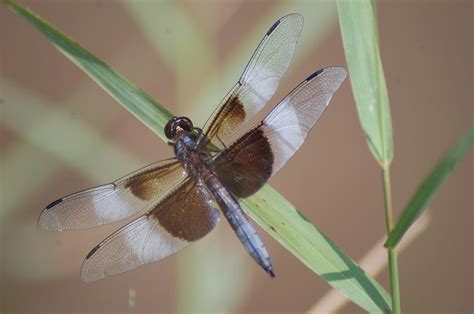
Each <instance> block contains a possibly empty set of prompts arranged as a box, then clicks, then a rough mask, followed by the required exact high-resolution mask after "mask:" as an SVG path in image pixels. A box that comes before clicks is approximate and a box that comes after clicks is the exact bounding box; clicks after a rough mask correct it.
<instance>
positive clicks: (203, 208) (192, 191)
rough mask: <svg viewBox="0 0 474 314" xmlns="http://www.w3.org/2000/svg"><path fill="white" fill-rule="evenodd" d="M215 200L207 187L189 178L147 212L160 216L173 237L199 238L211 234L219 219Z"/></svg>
mask: <svg viewBox="0 0 474 314" xmlns="http://www.w3.org/2000/svg"><path fill="white" fill-rule="evenodd" d="M212 202H213V198H212V196H211V194H210V193H209V191H208V190H207V189H206V188H205V187H203V186H202V185H197V184H196V183H195V182H194V181H193V180H192V179H188V180H187V181H186V182H184V183H183V184H182V185H181V186H180V187H178V188H177V189H175V190H174V191H173V192H171V193H170V194H169V195H168V196H167V197H166V198H165V199H164V200H163V201H162V202H161V203H160V204H158V205H157V206H156V207H155V208H154V209H152V210H151V211H150V212H149V213H148V215H149V217H150V218H156V219H158V221H159V223H160V225H161V226H162V227H163V228H165V229H166V230H167V231H168V232H169V233H170V234H171V235H173V236H174V237H178V238H181V239H184V240H186V241H196V240H198V239H200V238H202V237H203V236H205V235H206V234H208V233H209V231H211V230H212V229H213V228H214V226H215V225H216V224H217V222H218V221H219V211H218V210H217V209H216V208H214V207H213V206H212Z"/></svg>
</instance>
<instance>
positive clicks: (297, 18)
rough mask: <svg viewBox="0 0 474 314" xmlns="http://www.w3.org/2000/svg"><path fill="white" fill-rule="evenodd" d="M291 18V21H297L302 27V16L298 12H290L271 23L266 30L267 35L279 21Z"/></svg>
mask: <svg viewBox="0 0 474 314" xmlns="http://www.w3.org/2000/svg"><path fill="white" fill-rule="evenodd" d="M289 19H291V20H293V21H297V23H299V24H301V26H300V27H301V28H302V27H303V22H304V18H303V16H302V15H301V14H299V13H290V14H287V15H285V16H283V17H282V18H280V19H278V20H277V21H276V22H275V23H273V25H272V26H271V27H270V29H269V30H268V32H267V36H269V35H270V34H271V33H273V31H274V30H275V29H276V28H277V27H278V25H279V24H280V23H281V22H284V21H286V20H289Z"/></svg>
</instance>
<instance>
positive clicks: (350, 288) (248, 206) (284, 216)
mask: <svg viewBox="0 0 474 314" xmlns="http://www.w3.org/2000/svg"><path fill="white" fill-rule="evenodd" d="M241 204H242V205H243V207H244V209H245V210H246V211H247V213H249V215H250V217H252V219H253V220H255V221H256V222H257V223H258V224H259V225H260V226H261V227H262V228H263V229H264V230H265V231H267V232H268V233H269V234H270V235H271V236H272V237H274V238H275V239H276V240H277V241H278V242H279V243H280V244H281V245H283V246H284V247H285V248H286V249H287V250H288V251H290V252H291V253H292V254H293V255H295V256H296V257H297V258H298V259H299V260H300V261H301V262H303V263H304V264H305V265H306V266H307V267H309V268H310V269H311V270H312V271H314V272H315V273H316V274H318V275H320V276H321V277H322V278H323V279H324V280H326V281H327V282H328V283H329V284H330V285H331V286H333V287H334V288H337V289H339V290H340V291H341V292H342V293H343V294H344V295H345V296H346V297H347V298H349V299H350V300H351V301H352V302H354V303H356V304H357V305H359V306H360V307H361V308H363V309H364V310H366V311H368V312H370V313H382V312H383V313H388V312H391V299H390V296H389V295H388V294H387V292H386V291H385V290H384V289H383V288H382V287H381V286H380V285H379V284H378V283H377V282H376V281H375V280H374V279H372V278H371V277H370V276H369V275H367V274H366V273H365V272H364V270H363V269H361V268H360V267H359V266H358V265H357V264H356V263H355V262H354V261H353V260H352V259H351V258H349V257H348V256H346V255H345V254H344V253H343V252H342V250H341V249H339V248H338V247H337V246H336V245H335V244H334V243H333V242H332V241H331V240H330V239H329V238H328V237H326V236H325V235H324V233H322V232H321V231H319V230H318V229H317V228H316V227H315V226H314V225H313V224H312V223H311V222H310V221H309V220H308V219H307V218H306V217H304V216H303V214H301V213H300V212H299V211H298V210H297V209H296V208H295V207H294V206H293V205H292V204H291V203H289V202H288V200H286V199H285V198H284V197H283V196H281V195H280V194H279V193H278V192H276V191H275V190H273V189H272V188H271V187H270V186H269V185H266V186H264V187H263V188H262V189H261V190H260V191H258V192H257V194H255V195H254V196H252V197H250V198H248V199H244V200H242V201H241ZM275 271H276V274H277V276H278V267H276V268H275Z"/></svg>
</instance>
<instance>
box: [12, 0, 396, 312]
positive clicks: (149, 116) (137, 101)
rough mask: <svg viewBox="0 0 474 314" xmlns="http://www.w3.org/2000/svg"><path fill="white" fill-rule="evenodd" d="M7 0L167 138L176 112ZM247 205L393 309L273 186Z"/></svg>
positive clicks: (358, 290)
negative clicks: (165, 128) (166, 128)
mask: <svg viewBox="0 0 474 314" xmlns="http://www.w3.org/2000/svg"><path fill="white" fill-rule="evenodd" d="M4 2H5V3H6V4H7V5H8V6H9V7H10V8H11V9H12V10H13V11H15V12H17V13H18V14H20V15H21V16H23V17H24V18H26V20H27V21H28V22H30V23H31V24H32V25H33V26H34V27H35V28H37V29H38V30H39V31H40V32H42V33H43V34H44V35H45V36H46V37H47V38H48V39H49V40H50V41H51V42H52V43H53V44H54V45H55V46H56V47H57V48H58V49H59V50H60V51H61V52H62V53H63V54H64V55H66V57H68V58H69V59H70V60H71V61H72V62H74V63H75V64H77V65H78V66H79V67H80V68H81V69H82V70H83V71H85V72H86V73H87V74H88V75H89V76H90V77H91V78H92V79H93V80H95V81H96V82H97V83H98V84H99V85H100V86H101V87H102V88H104V89H105V90H106V91H107V92H108V93H110V94H111V95H112V96H113V97H114V98H115V99H116V100H117V101H118V102H119V103H120V104H122V105H123V106H124V107H126V108H127V109H128V110H129V111H130V112H131V113H132V114H134V115H135V116H136V117H137V118H138V119H139V120H141V121H142V122H143V123H144V124H145V125H147V126H148V127H149V128H151V129H152V130H153V131H155V133H157V134H158V135H160V137H161V138H164V135H163V126H164V125H165V123H166V122H167V121H168V119H169V118H170V117H171V115H172V114H171V113H170V112H169V111H168V110H166V109H165V108H163V107H161V106H160V105H159V104H158V103H157V102H156V101H155V100H154V99H152V98H151V96H149V95H147V94H146V93H145V92H144V91H143V90H141V89H139V88H138V87H136V86H135V85H133V84H132V83H131V82H129V81H127V80H126V79H124V78H123V77H122V76H120V75H119V74H117V73H116V72H115V71H113V70H112V69H111V68H110V67H109V66H107V65H106V64H105V63H104V62H102V61H101V60H99V59H98V58H97V57H95V56H94V55H92V54H91V53H90V52H88V51H87V50H86V49H84V48H82V47H81V46H79V45H78V44H77V43H75V42H74V41H73V40H71V39H70V38H68V37H67V36H66V35H64V34H63V33H61V32H59V31H58V30H56V29H55V28H54V27H52V26H51V25H49V24H48V23H47V22H46V21H44V20H43V19H41V18H40V17H39V16H37V15H35V14H34V13H32V12H31V11H30V10H28V9H26V8H24V7H22V6H20V5H18V4H17V3H15V2H14V1H13V0H4ZM242 203H243V205H244V206H245V208H246V210H247V211H248V212H249V214H250V215H251V216H252V218H254V219H255V220H256V221H257V222H258V223H259V224H260V225H261V226H262V227H263V228H264V229H265V230H266V231H268V232H269V233H270V234H271V235H272V236H273V237H274V238H275V239H276V240H277V241H279V242H280V243H281V244H282V245H284V246H285V247H286V248H287V249H288V250H289V251H290V252H291V253H292V254H294V255H295V256H296V257H298V258H299V259H300V260H301V261H302V262H303V263H304V264H305V265H307V266H308V267H309V268H310V269H312V270H313V271H314V272H316V273H317V274H319V275H320V276H321V277H322V278H323V279H324V280H326V281H327V282H328V283H329V284H331V285H332V286H334V287H336V288H338V289H340V290H341V291H342V293H344V294H345V295H347V297H348V298H349V299H351V300H352V301H354V302H355V303H356V304H358V305H359V306H361V307H362V308H363V309H365V310H367V311H370V312H387V311H389V310H390V304H391V301H390V297H389V296H388V294H387V292H386V291H385V290H384V289H383V288H382V287H381V286H380V285H379V284H378V283H377V282H376V281H375V280H374V279H372V278H370V277H369V276H368V275H367V274H365V272H364V271H363V270H362V269H361V268H360V267H359V266H357V265H356V264H355V263H354V262H353V261H352V260H351V259H350V258H349V257H347V256H346V255H344V253H343V252H342V251H341V250H340V249H339V248H337V246H336V245H335V244H333V243H332V242H331V241H330V240H329V239H328V238H327V237H326V236H324V235H323V234H322V233H321V232H320V231H318V230H317V229H316V228H315V227H314V226H313V225H312V224H311V223H310V222H309V221H308V220H307V219H306V218H305V217H304V216H302V215H301V214H300V213H299V212H298V211H297V210H296V209H295V208H294V207H293V206H292V205H291V204H290V203H289V202H288V201H287V200H285V199H284V198H283V197H282V196H281V195H280V194H278V193H277V192H276V191H274V190H273V189H272V188H271V187H270V186H268V185H267V186H265V187H264V188H263V189H262V190H261V191H260V192H259V193H257V194H256V195H255V196H253V197H252V198H250V199H246V200H243V201H242Z"/></svg>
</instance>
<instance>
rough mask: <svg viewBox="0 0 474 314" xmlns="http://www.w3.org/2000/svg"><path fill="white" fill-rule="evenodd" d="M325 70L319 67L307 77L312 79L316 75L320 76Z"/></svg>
mask: <svg viewBox="0 0 474 314" xmlns="http://www.w3.org/2000/svg"><path fill="white" fill-rule="evenodd" d="M323 72H324V69H319V70H317V71H316V72H314V73H313V74H311V75H310V76H308V77H307V78H306V80H307V81H311V80H312V79H314V78H315V77H316V76H318V75H319V74H321V73H323Z"/></svg>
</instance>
